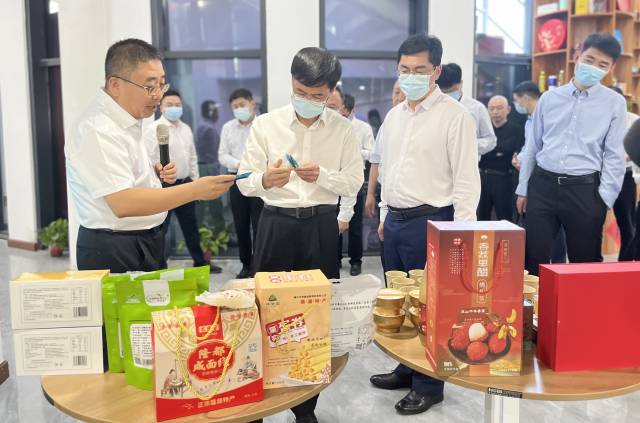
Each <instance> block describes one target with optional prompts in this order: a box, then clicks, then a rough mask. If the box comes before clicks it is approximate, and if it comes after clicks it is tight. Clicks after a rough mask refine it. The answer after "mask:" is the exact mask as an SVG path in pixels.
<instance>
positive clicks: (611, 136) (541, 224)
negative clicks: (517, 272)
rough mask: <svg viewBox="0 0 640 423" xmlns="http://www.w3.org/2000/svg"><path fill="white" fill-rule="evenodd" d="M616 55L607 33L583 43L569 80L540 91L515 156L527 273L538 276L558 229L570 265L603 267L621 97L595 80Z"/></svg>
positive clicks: (619, 155) (622, 126)
mask: <svg viewBox="0 0 640 423" xmlns="http://www.w3.org/2000/svg"><path fill="white" fill-rule="evenodd" d="M619 56H620V44H619V43H618V41H617V40H616V39H615V38H614V37H613V36H612V35H611V34H608V33H603V32H600V33H593V34H591V35H589V36H588V37H587V38H586V39H585V40H584V43H583V47H582V52H581V54H580V56H579V58H578V60H577V62H576V69H575V77H574V78H573V79H572V80H571V81H570V82H569V83H568V84H566V85H563V86H561V87H558V88H556V89H554V90H551V91H547V92H545V93H544V94H543V95H542V97H540V101H539V102H538V105H537V107H536V111H535V113H534V114H533V122H532V125H531V126H532V132H533V135H532V137H531V139H530V140H527V142H526V143H525V147H524V149H523V151H522V153H521V155H520V161H521V165H520V183H519V184H518V188H517V189H516V194H517V195H518V202H517V207H518V213H525V212H526V214H527V216H526V222H527V223H526V230H527V236H526V240H527V241H526V243H527V245H526V268H527V270H528V271H529V272H530V273H531V274H534V275H537V274H538V265H539V264H542V263H548V262H549V259H550V251H551V246H552V244H553V240H554V238H555V237H556V235H557V233H558V229H559V228H560V227H563V228H564V230H565V234H566V239H567V252H568V255H569V261H570V262H572V263H583V262H599V261H602V252H601V243H602V226H603V224H604V220H605V216H606V213H607V208H610V207H613V204H614V202H615V200H616V198H618V194H619V193H620V189H621V187H622V181H623V179H624V174H625V163H624V157H625V156H624V147H623V144H622V142H623V138H624V134H625V131H626V118H627V116H626V103H625V101H624V98H623V97H621V96H619V95H618V94H617V93H615V92H613V91H612V90H610V89H608V88H606V87H604V86H603V85H602V84H601V83H600V81H601V80H602V78H604V77H605V76H606V75H607V74H608V73H610V72H611V71H612V69H613V67H614V65H615V63H616V60H617V59H618V57H619Z"/></svg>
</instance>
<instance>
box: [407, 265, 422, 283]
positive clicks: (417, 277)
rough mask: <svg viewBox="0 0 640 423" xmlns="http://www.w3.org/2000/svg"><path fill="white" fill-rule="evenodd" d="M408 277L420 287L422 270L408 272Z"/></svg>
mask: <svg viewBox="0 0 640 423" xmlns="http://www.w3.org/2000/svg"><path fill="white" fill-rule="evenodd" d="M409 277H410V278H411V279H413V280H414V281H416V284H417V286H420V284H421V283H422V281H423V280H424V269H413V270H409Z"/></svg>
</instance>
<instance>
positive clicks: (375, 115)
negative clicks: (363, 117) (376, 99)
mask: <svg viewBox="0 0 640 423" xmlns="http://www.w3.org/2000/svg"><path fill="white" fill-rule="evenodd" d="M367 121H368V122H369V125H370V126H371V129H372V130H373V136H374V138H375V137H377V136H378V130H379V129H380V126H382V118H381V117H380V112H379V111H378V109H371V110H369V111H368V112H367Z"/></svg>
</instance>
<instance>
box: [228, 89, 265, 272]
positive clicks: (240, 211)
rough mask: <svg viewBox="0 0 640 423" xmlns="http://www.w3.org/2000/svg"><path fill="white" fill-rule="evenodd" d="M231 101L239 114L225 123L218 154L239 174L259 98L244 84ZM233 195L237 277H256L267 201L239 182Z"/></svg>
mask: <svg viewBox="0 0 640 423" xmlns="http://www.w3.org/2000/svg"><path fill="white" fill-rule="evenodd" d="M229 104H230V105H231V109H232V110H233V116H234V117H235V118H234V119H232V120H230V121H229V122H227V123H225V124H224V126H223V127H222V135H221V139H220V150H219V151H218V157H219V159H220V164H221V165H222V166H224V167H226V168H227V171H228V172H229V174H231V175H236V174H237V173H238V166H239V165H240V159H242V155H243V154H244V150H245V147H246V145H247V139H248V138H249V133H250V132H251V124H252V123H253V121H254V119H255V117H256V102H255V100H254V99H253V94H251V91H249V90H247V89H244V88H240V89H237V90H235V91H233V92H232V93H231V95H230V96H229ZM229 198H230V200H231V212H232V213H233V224H234V226H235V228H236V235H237V236H238V252H239V256H240V262H241V263H242V270H240V273H238V275H237V276H236V277H237V278H238V279H244V278H251V277H253V272H252V271H251V266H252V264H253V246H254V243H255V237H256V234H257V233H258V222H259V220H260V213H262V206H263V202H262V200H261V199H260V198H258V197H245V196H244V195H242V193H241V192H240V190H239V189H238V187H237V186H236V185H234V186H233V187H231V190H229ZM252 233H253V242H252V238H251V234H252Z"/></svg>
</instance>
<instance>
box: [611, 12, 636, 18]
mask: <svg viewBox="0 0 640 423" xmlns="http://www.w3.org/2000/svg"><path fill="white" fill-rule="evenodd" d="M635 17H636V16H635V14H634V13H632V12H621V11H620V10H616V18H625V19H635Z"/></svg>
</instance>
